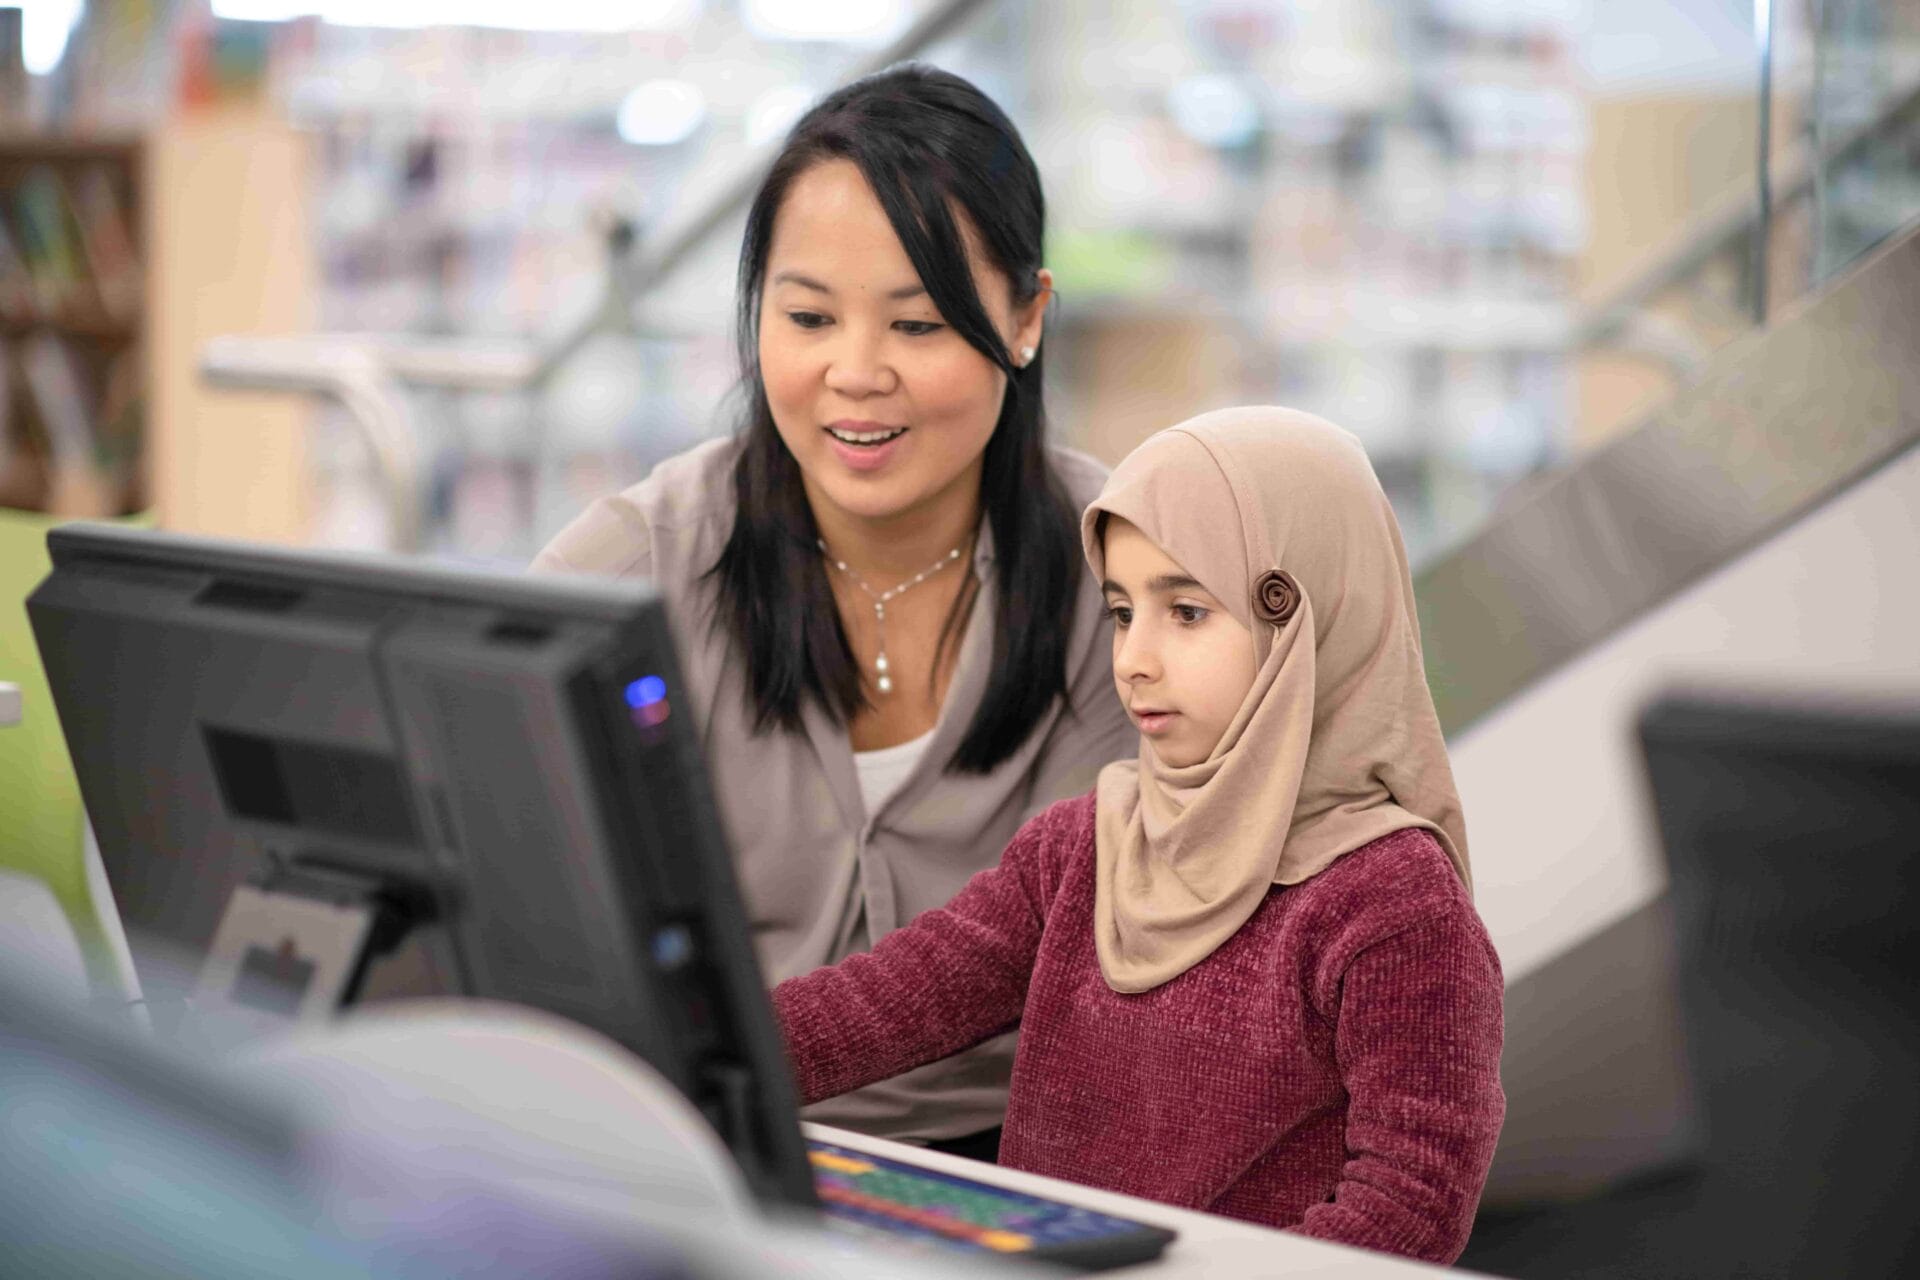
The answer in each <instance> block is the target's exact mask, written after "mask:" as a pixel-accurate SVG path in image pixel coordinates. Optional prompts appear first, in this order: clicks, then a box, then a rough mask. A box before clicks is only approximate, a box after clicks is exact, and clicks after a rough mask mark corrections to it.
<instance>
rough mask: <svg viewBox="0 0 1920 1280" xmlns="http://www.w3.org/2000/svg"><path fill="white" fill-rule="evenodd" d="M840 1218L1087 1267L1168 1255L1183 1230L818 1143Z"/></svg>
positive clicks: (815, 1153) (928, 1239)
mask: <svg viewBox="0 0 1920 1280" xmlns="http://www.w3.org/2000/svg"><path fill="white" fill-rule="evenodd" d="M807 1145H808V1148H809V1154H810V1155H811V1156H812V1159H813V1181H814V1185H815V1187H816V1188H817V1189H818V1190H819V1192H820V1201H821V1204H822V1206H823V1207H824V1208H825V1210H826V1213H827V1217H828V1219H829V1221H831V1222H832V1223H833V1224H834V1225H836V1226H839V1227H842V1228H851V1229H853V1230H855V1231H857V1232H862V1233H869V1232H871V1233H878V1234H883V1235H886V1236H889V1237H894V1238H905V1239H907V1240H910V1241H913V1242H915V1243H924V1244H928V1245H938V1246H943V1247H946V1248H953V1249H967V1250H977V1251H982V1252H986V1253H998V1254H1005V1255H1008V1256H1010V1257H1019V1258H1031V1259H1034V1260H1035V1261H1042V1262H1049V1263H1053V1264H1055V1265H1057V1266H1067V1267H1074V1268H1077V1269H1079V1270H1083V1271H1098V1270H1102V1269H1104V1268H1107V1267H1121V1266H1125V1265H1127V1264H1128V1263H1132V1262H1145V1261H1146V1260H1148V1259H1149V1258H1157V1257H1159V1256H1160V1253H1161V1251H1162V1250H1164V1249H1165V1248H1166V1247H1167V1245H1168V1243H1169V1242H1170V1241H1172V1240H1173V1237H1174V1233H1173V1232H1171V1231H1167V1230H1165V1229H1163V1228H1160V1227H1150V1226H1148V1225H1147V1224H1145V1223H1143V1222H1134V1221H1131V1220H1129V1219H1127V1218H1116V1217H1114V1216H1113V1215H1112V1214H1106V1213H1096V1212H1095V1211H1093V1210H1091V1209H1081V1208H1078V1207H1076V1206H1074V1205H1070V1204H1062V1203H1061V1202H1060V1201H1058V1200H1045V1199H1042V1198H1041V1197H1039V1196H1031V1195H1026V1194H1024V1193H1022V1192H1018V1191H1009V1190H1007V1189H1005V1188H1004V1187H993V1186H988V1185H987V1184H986V1183H983V1182H974V1181H971V1180H969V1179H967V1178H957V1177H954V1176H952V1175H951V1174H945V1173H935V1172H933V1171H932V1170H931V1169H920V1168H916V1167H914V1166H912V1165H907V1164H901V1163H898V1162H897V1161H893V1160H887V1159H883V1158H882V1157H880V1156H870V1155H866V1154H864V1153H862V1152H859V1151H851V1150H848V1149H847V1148H845V1147H835V1146H829V1145H828V1144H826V1143H823V1142H811V1141H810V1142H809V1143H808V1144H807Z"/></svg>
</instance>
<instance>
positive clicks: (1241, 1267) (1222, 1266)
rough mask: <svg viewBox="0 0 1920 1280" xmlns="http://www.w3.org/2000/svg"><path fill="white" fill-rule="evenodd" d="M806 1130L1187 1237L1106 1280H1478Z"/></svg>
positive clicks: (878, 1141)
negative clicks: (1447, 1279) (1260, 1279)
mask: <svg viewBox="0 0 1920 1280" xmlns="http://www.w3.org/2000/svg"><path fill="white" fill-rule="evenodd" d="M801 1128H803V1129H804V1130H805V1131H806V1135H807V1136H808V1137H809V1138H817V1139H819V1140H820V1141H821V1142H831V1143H833V1144H834V1145H835V1146H840V1147H846V1148H848V1149H850V1150H853V1151H864V1152H867V1153H868V1154H870V1155H876V1156H885V1157H887V1158H888V1159H889V1160H898V1161H901V1162H902V1163H905V1164H914V1165H919V1166H920V1167H922V1168H926V1169H932V1170H935V1171H937V1172H940V1173H951V1174H955V1175H958V1176H959V1177H962V1178H972V1179H973V1180H974V1181H976V1182H985V1183H988V1184H991V1185H993V1186H999V1187H1007V1188H1010V1189H1011V1190H1014V1191H1026V1192H1031V1193H1032V1194H1034V1195H1041V1196H1048V1197H1050V1198H1052V1199H1055V1200H1064V1201H1067V1202H1068V1203H1070V1204H1077V1205H1080V1206H1082V1207H1084V1208H1088V1209H1098V1210H1100V1211H1102V1212H1105V1213H1112V1214H1118V1215H1120V1216H1121V1217H1127V1218H1134V1219H1137V1220H1138V1221H1141V1222H1148V1223H1152V1224H1153V1225H1154V1226H1156V1227H1169V1228H1171V1229H1172V1230H1174V1231H1177V1232H1179V1233H1180V1237H1179V1239H1177V1240H1175V1241H1174V1242H1173V1243H1172V1244H1171V1245H1169V1246H1168V1247H1167V1251H1166V1253H1165V1254H1163V1255H1162V1256H1161V1257H1160V1259H1159V1260H1158V1261H1156V1262H1149V1263H1143V1264H1141V1265H1139V1266H1134V1267H1125V1268H1122V1269H1120V1270H1118V1271H1107V1272H1102V1273H1101V1274H1102V1275H1110V1276H1152V1277H1154V1280H1187V1278H1189V1277H1191V1278H1192V1280H1199V1277H1203V1276H1204V1277H1207V1278H1208V1280H1220V1278H1221V1277H1240V1276H1329V1277H1339V1280H1370V1278H1371V1277H1376V1276H1377V1277H1380V1278H1381V1280H1400V1278H1402V1277H1408V1278H1411V1277H1416V1276H1437V1275H1449V1276H1465V1275H1471V1274H1472V1273H1470V1272H1461V1271H1453V1270H1449V1269H1446V1268H1442V1267H1434V1266H1429V1265H1427V1264H1425V1263H1418V1262H1407V1261H1404V1260H1402V1259H1399V1258H1390V1257H1387V1256H1386V1255H1385V1254H1379V1253H1374V1252H1371V1251H1370V1250H1366V1249H1349V1248H1345V1247H1343V1246H1340V1245H1332V1244H1326V1243H1323V1242H1322V1241H1319V1240H1309V1239H1307V1238H1306V1237H1304V1236H1296V1235H1289V1234H1288V1233H1286V1232H1284V1231H1275V1230H1273V1229H1271V1228H1269V1227H1256V1226H1254V1225H1252V1224H1251V1223H1246V1222H1240V1221H1237V1220H1235V1219H1233V1218H1221V1217H1216V1216H1215V1215H1213V1214H1211V1213H1195V1212H1194V1211H1192V1210H1190V1209H1175V1208H1172V1207H1171V1206H1168V1205H1164V1204H1157V1203H1155V1202H1154V1201H1152V1200H1141V1199H1138V1198H1136V1197H1134V1196H1123V1195H1119V1194H1117V1193H1115V1192H1112V1191H1098V1190H1095V1189H1094V1188H1092V1187H1083V1186H1080V1185H1079V1184H1078V1183H1073V1182H1062V1181H1061V1180H1060V1179H1058V1178H1044V1177H1041V1176H1040V1175H1039V1174H1034V1173H1021V1172H1018V1171H1017V1170H1013V1169H1002V1168H1000V1167H999V1166H998V1165H990V1164H982V1163H980V1162H979V1161H977V1160H967V1159H963V1158H962V1157H960V1156H950V1155H945V1154H942V1153H941V1152H938V1151H927V1150H925V1149H923V1148H920V1147H912V1146H908V1145H906V1144H905V1143H900V1142H889V1141H887V1140H886V1139H884V1138H869V1137H867V1136H866V1135H865V1134H860V1133H852V1132H849V1131H848V1130H845V1129H834V1128H829V1127H828V1126H826V1125H819V1124H806V1125H802V1126H801Z"/></svg>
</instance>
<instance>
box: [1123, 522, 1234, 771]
mask: <svg viewBox="0 0 1920 1280" xmlns="http://www.w3.org/2000/svg"><path fill="white" fill-rule="evenodd" d="M1100 545H1101V558H1102V559H1103V560H1105V561H1106V580H1105V581H1104V582H1102V583H1101V584H1100V589H1101V591H1102V592H1103V593H1104V594H1105V596H1106V598H1107V613H1108V614H1109V615H1111V616H1112V618H1113V683H1114V687H1115V688H1116V689H1117V690H1119V693H1120V703H1121V705H1122V706H1124V707H1125V708H1126V709H1127V716H1128V718H1129V719H1131V720H1132V721H1133V723H1134V725H1135V727H1137V728H1138V729H1139V730H1140V733H1141V735H1142V736H1143V737H1145V738H1146V740H1147V743H1148V745H1149V746H1151V747H1152V748H1153V754H1154V755H1155V756H1156V757H1157V758H1158V759H1159V761H1160V763H1161V764H1163V765H1167V766H1168V767H1170V768H1176V769H1177V768H1181V767H1182V766H1185V765H1190V764H1199V763H1200V762H1201V761H1202V760H1205V759H1206V758H1207V757H1208V756H1210V755H1212V754H1213V749H1214V747H1215V746H1217V745H1218V744H1219V742H1220V735H1221V734H1223V733H1225V732H1226V730H1227V726H1228V725H1229V724H1231V723H1232V722H1233V717H1234V716H1235V715H1236V714H1238V712H1239V710H1240V704H1241V703H1242V702H1244V701H1246V697H1247V691H1248V690H1249V689H1251V688H1253V681H1254V677H1255V676H1257V675H1258V674H1259V666H1258V664H1257V663H1256V662H1255V661H1254V647H1253V633H1252V632H1251V631H1248V630H1247V628H1246V627H1245V625H1243V624H1242V623H1241V622H1240V620H1239V619H1238V618H1236V617H1234V616H1233V615H1232V614H1230V613H1228V612H1227V611H1226V609H1225V607H1223V606H1222V605H1221V603H1220V602H1219V601H1218V600H1216V599H1214V598H1213V596H1212V595H1210V594H1209V593H1208V591H1207V589H1206V588H1205V587H1203V586H1201V585H1200V584H1199V583H1198V582H1197V581H1195V580H1194V577H1193V575H1192V574H1190V573H1188V572H1187V571H1186V570H1185V569H1183V568H1181V567H1180V566H1179V565H1178V564H1176V563H1174V561H1173V559H1172V558H1171V557H1169V556H1168V555H1167V553H1166V552H1164V551H1162V550H1161V549H1160V548H1159V547H1158V546H1156V545H1155V544H1154V543H1153V542H1152V541H1151V540H1150V539H1149V538H1148V537H1147V535H1146V534H1144V533H1142V532H1140V530H1139V528H1138V527H1136V526H1135V525H1133V524H1130V523H1128V522H1127V521H1125V520H1122V519H1121V518H1120V517H1118V516H1108V517H1107V519H1106V527H1105V530H1104V532H1103V533H1102V535H1101V544H1100Z"/></svg>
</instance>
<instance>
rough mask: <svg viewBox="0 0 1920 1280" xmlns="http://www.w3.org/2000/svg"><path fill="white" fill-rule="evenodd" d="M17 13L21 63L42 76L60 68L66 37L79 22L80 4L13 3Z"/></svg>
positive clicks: (49, 0) (71, 0) (60, 0)
mask: <svg viewBox="0 0 1920 1280" xmlns="http://www.w3.org/2000/svg"><path fill="white" fill-rule="evenodd" d="M13 2H14V5H15V6H16V7H18V8H19V9H20V11H21V12H20V28H21V30H20V59H21V61H23V62H25V63H26V64H27V70H29V71H31V72H32V73H33V74H34V75H37V76H43V75H46V74H47V73H48V72H49V71H52V70H53V69H54V68H55V67H57V66H59V65H60V59H61V57H62V56H63V55H64V54H65V53H66V51H67V36H68V35H70V34H71V33H72V31H73V24H74V23H75V22H76V21H78V20H79V18H80V0H13Z"/></svg>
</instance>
